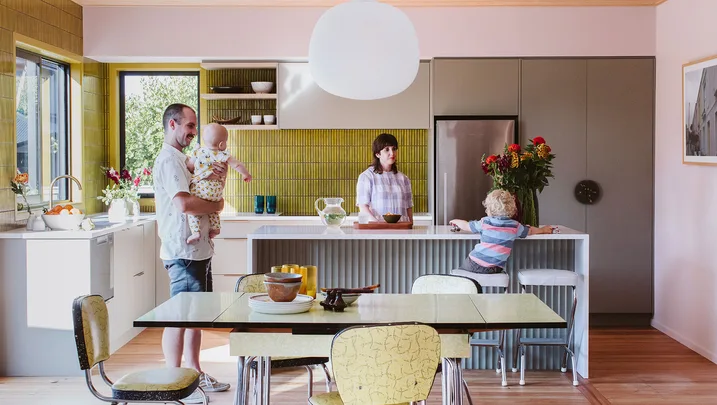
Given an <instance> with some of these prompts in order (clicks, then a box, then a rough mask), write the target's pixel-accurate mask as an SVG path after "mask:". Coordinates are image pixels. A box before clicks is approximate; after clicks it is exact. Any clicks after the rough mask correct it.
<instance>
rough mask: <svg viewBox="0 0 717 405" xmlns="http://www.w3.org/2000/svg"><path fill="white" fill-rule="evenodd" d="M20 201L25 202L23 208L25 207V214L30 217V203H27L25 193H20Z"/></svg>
mask: <svg viewBox="0 0 717 405" xmlns="http://www.w3.org/2000/svg"><path fill="white" fill-rule="evenodd" d="M22 199H23V200H24V201H25V206H26V207H27V213H28V214H30V215H32V211H31V210H30V203H29V202H27V197H25V193H22Z"/></svg>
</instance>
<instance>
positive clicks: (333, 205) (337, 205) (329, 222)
mask: <svg viewBox="0 0 717 405" xmlns="http://www.w3.org/2000/svg"><path fill="white" fill-rule="evenodd" d="M319 201H323V202H324V204H326V207H324V209H323V211H322V210H320V209H319ZM343 202H344V199H343V198H338V197H336V198H318V199H316V201H314V208H316V212H317V213H318V214H319V217H321V222H323V223H324V225H326V226H330V227H335V228H338V227H340V226H341V224H343V223H344V221H345V220H346V211H344V209H343V208H341V203H343Z"/></svg>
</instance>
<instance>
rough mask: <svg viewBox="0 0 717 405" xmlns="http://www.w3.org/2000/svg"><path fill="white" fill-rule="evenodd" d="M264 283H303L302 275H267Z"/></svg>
mask: <svg viewBox="0 0 717 405" xmlns="http://www.w3.org/2000/svg"><path fill="white" fill-rule="evenodd" d="M264 281H269V282H272V283H297V282H299V283H300V282H301V274H295V273H266V274H264Z"/></svg>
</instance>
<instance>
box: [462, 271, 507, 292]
mask: <svg viewBox="0 0 717 405" xmlns="http://www.w3.org/2000/svg"><path fill="white" fill-rule="evenodd" d="M451 274H453V275H454V276H462V277H468V278H472V279H473V280H475V281H477V282H478V284H480V285H481V286H482V287H503V288H508V285H510V277H509V276H508V275H507V274H506V273H504V272H500V273H495V274H480V273H473V272H472V271H466V270H460V269H456V270H451Z"/></svg>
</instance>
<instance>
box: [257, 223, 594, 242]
mask: <svg viewBox="0 0 717 405" xmlns="http://www.w3.org/2000/svg"><path fill="white" fill-rule="evenodd" d="M558 230H559V233H554V234H549V235H531V236H529V237H528V238H527V239H587V238H588V235H587V234H586V233H582V232H579V231H576V230H574V229H570V228H566V227H564V226H558ZM247 238H248V239H252V240H258V239H272V240H275V239H296V240H309V239H314V240H322V239H354V240H361V239H419V240H430V239H435V240H446V239H456V240H459V239H468V240H476V239H478V236H477V235H476V234H473V233H470V232H451V227H450V226H443V225H441V226H414V227H413V229H401V230H393V229H377V230H374V229H371V230H367V229H354V228H352V227H341V228H329V227H326V226H304V225H296V226H280V225H265V226H262V227H261V228H259V229H257V230H256V231H254V232H252V233H250V234H248V235H247Z"/></svg>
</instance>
